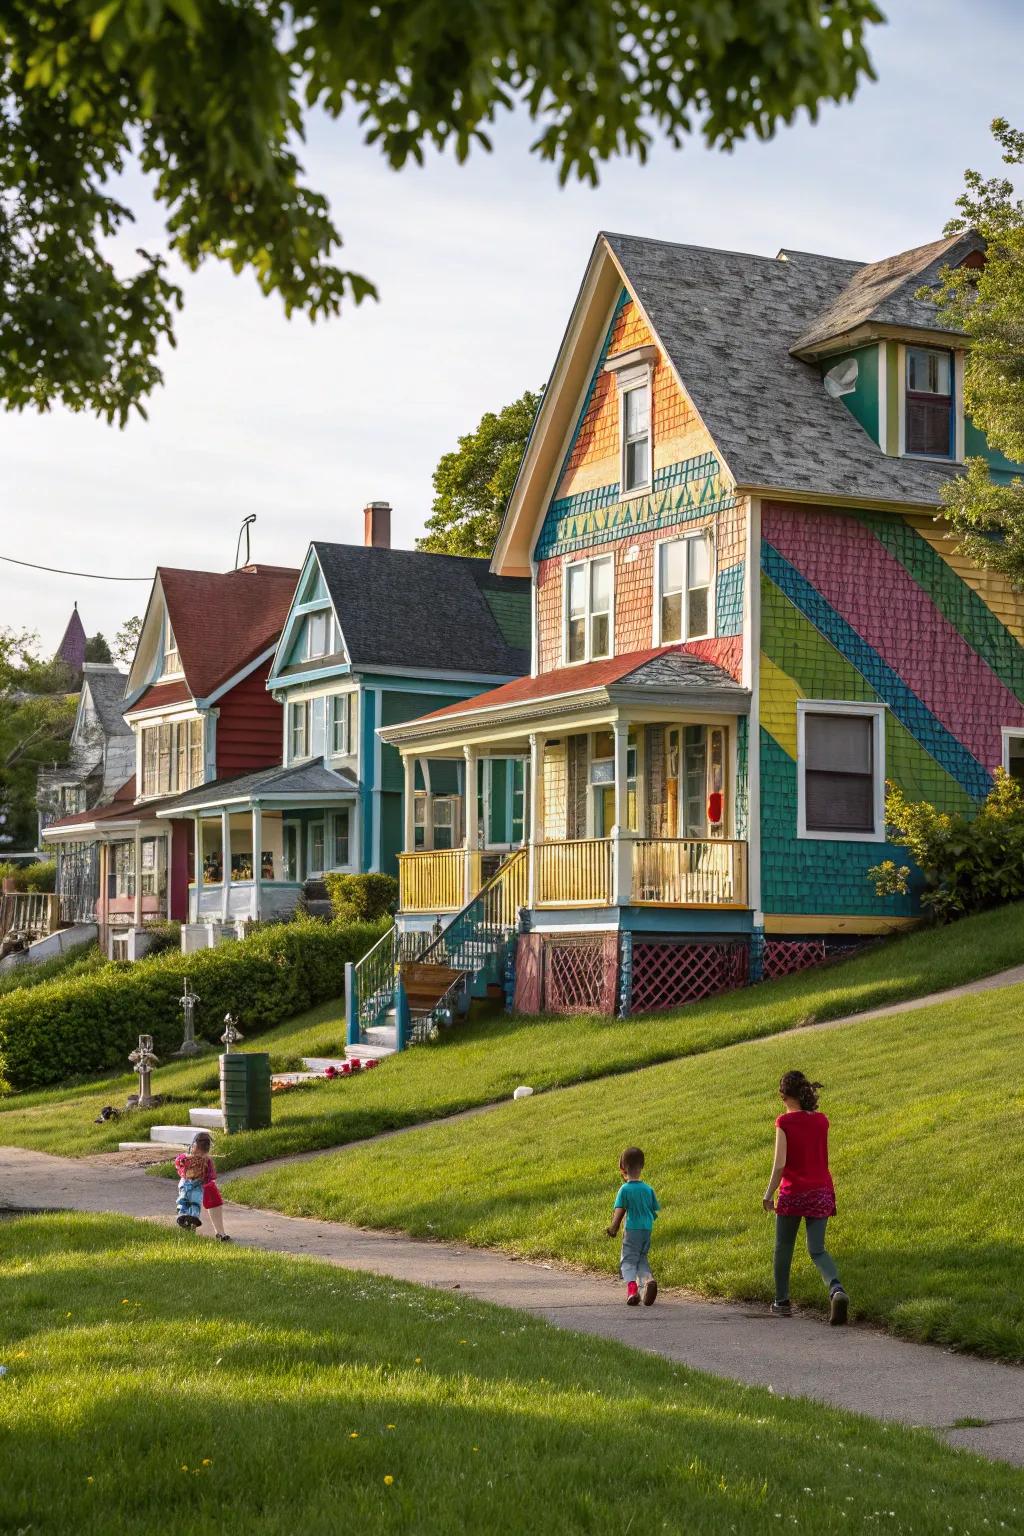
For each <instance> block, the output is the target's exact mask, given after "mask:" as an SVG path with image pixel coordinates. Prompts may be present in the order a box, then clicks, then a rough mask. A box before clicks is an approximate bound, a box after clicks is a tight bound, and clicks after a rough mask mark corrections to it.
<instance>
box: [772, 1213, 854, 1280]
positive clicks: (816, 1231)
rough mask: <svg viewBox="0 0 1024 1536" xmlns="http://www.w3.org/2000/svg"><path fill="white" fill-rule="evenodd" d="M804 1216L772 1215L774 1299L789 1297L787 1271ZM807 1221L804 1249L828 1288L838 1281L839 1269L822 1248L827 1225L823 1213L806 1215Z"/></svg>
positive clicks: (791, 1265)
mask: <svg viewBox="0 0 1024 1536" xmlns="http://www.w3.org/2000/svg"><path fill="white" fill-rule="evenodd" d="M804 1219H805V1218H804V1217H802V1216H778V1215H777V1216H776V1217H775V1300H776V1301H788V1300H789V1271H790V1269H791V1268H792V1267H793V1249H794V1248H795V1247H796V1235H797V1233H798V1232H799V1231H800V1223H801V1221H803V1220H804ZM806 1222H807V1252H808V1253H809V1254H810V1256H811V1258H812V1259H813V1261H814V1264H815V1266H816V1268H817V1270H818V1273H819V1274H820V1276H821V1278H822V1279H823V1280H824V1282H825V1284H826V1285H827V1286H828V1288H829V1290H831V1289H832V1287H833V1286H834V1285H838V1284H839V1271H838V1270H837V1269H836V1266H835V1261H834V1259H833V1258H832V1255H831V1254H830V1253H829V1252H828V1250H827V1249H826V1247H825V1228H826V1227H827V1226H828V1217H827V1216H808V1217H807V1218H806Z"/></svg>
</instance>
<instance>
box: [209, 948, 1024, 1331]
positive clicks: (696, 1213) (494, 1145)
mask: <svg viewBox="0 0 1024 1536" xmlns="http://www.w3.org/2000/svg"><path fill="white" fill-rule="evenodd" d="M837 974H838V973H837ZM765 990H767V989H765ZM740 1001H741V1000H740V999H738V1000H737V1002H738V1003H739V1002H740ZM1022 1007H1024V987H1019V986H1018V987H1013V988H1008V989H1005V990H1000V991H995V992H989V993H981V994H978V995H976V996H974V997H970V998H966V999H961V1000H958V1001H957V1002H955V1003H950V1004H946V1005H943V1006H937V1007H932V1008H926V1009H922V1010H920V1011H918V1012H913V1013H908V1014H904V1015H897V1016H895V1017H893V1018H891V1019H880V1020H872V1021H865V1022H863V1023H858V1024H851V1025H845V1026H843V1027H842V1028H839V1029H836V1030H828V1029H822V1030H819V1031H810V1032H808V1033H805V1034H802V1035H801V1036H799V1037H798V1038H794V1039H791V1040H787V1039H772V1040H762V1041H760V1042H755V1043H749V1044H744V1045H738V1046H735V1047H733V1048H730V1049H726V1050H721V1051H717V1052H714V1053H713V1054H704V1055H701V1056H696V1057H690V1058H688V1059H684V1060H679V1061H675V1062H672V1063H669V1064H666V1065H662V1066H658V1067H654V1068H651V1069H650V1070H649V1071H645V1072H639V1073H635V1074H633V1075H631V1076H628V1077H616V1078H606V1079H605V1080H604V1081H602V1082H597V1083H590V1084H586V1085H582V1086H579V1087H576V1088H571V1089H567V1090H565V1091H564V1092H561V1093H557V1094H550V1095H545V1096H541V1097H535V1098H533V1099H527V1100H523V1101H521V1102H519V1103H515V1104H507V1105H502V1106H500V1107H499V1108H497V1109H495V1110H494V1111H493V1112H491V1113H489V1114H487V1115H484V1116H482V1117H479V1118H475V1119H472V1120H467V1121H464V1122H461V1123H458V1124H456V1125H451V1126H436V1127H426V1128H424V1129H422V1130H418V1131H414V1132H411V1133H410V1134H409V1135H407V1136H403V1137H401V1138H400V1139H398V1140H396V1141H394V1142H391V1143H381V1144H378V1145H376V1146H374V1147H368V1148H365V1149H359V1148H352V1149H350V1150H349V1151H347V1152H345V1153H342V1154H339V1155H337V1156H329V1157H326V1158H323V1159H317V1160H316V1161H315V1162H313V1163H310V1164H307V1165H300V1166H291V1167H285V1168H282V1169H281V1170H279V1171H275V1172H269V1173H266V1174H265V1175H263V1176H261V1177H259V1178H256V1179H252V1180H244V1181H241V1182H238V1183H235V1184H233V1186H232V1197H233V1198H234V1199H239V1200H243V1201H246V1202H248V1203H250V1204H252V1205H259V1206H272V1207H274V1208H276V1209H279V1210H283V1211H286V1212H289V1213H291V1214H295V1215H303V1216H318V1217H322V1218H326V1219H328V1220H335V1221H351V1222H355V1223H357V1224H359V1225H362V1226H372V1227H385V1228H396V1229H401V1230H403V1231H408V1232H412V1233H415V1234H418V1235H427V1236H434V1237H452V1238H459V1239H460V1240H464V1241H467V1242H470V1243H476V1244H481V1245H490V1246H497V1247H500V1248H503V1249H507V1250H509V1251H511V1252H514V1253H518V1254H524V1255H530V1256H533V1257H544V1258H551V1259H558V1260H562V1261H564V1262H566V1263H569V1264H579V1265H585V1266H587V1267H590V1268H595V1269H597V1268H602V1267H603V1268H605V1269H612V1268H613V1267H614V1264H615V1251H614V1245H613V1244H612V1243H610V1242H609V1240H608V1239H607V1238H606V1237H605V1236H604V1235H603V1229H604V1226H605V1224H606V1222H607V1220H608V1216H609V1211H610V1206H611V1200H612V1195H613V1192H614V1190H615V1188H616V1187H617V1184H618V1170H617V1162H618V1155H619V1152H620V1151H621V1149H622V1147H623V1146H625V1145H626V1144H627V1143H630V1142H638V1143H639V1144H640V1145H641V1146H643V1147H644V1148H645V1150H646V1152H647V1158H648V1166H647V1176H648V1177H649V1178H650V1181H651V1182H652V1183H653V1184H654V1186H655V1188H656V1190H657V1192H658V1195H659V1197H660V1199H661V1201H662V1204H663V1206H664V1213H663V1215H662V1217H661V1219H660V1220H659V1221H658V1223H657V1225H656V1228H655V1235H654V1243H653V1246H652V1262H653V1264H654V1268H655V1273H656V1274H657V1275H658V1277H659V1279H660V1280H661V1281H662V1282H663V1283H667V1284H669V1285H674V1286H682V1287H687V1288H691V1289H693V1290H695V1291H700V1292H702V1293H704V1294H707V1295H712V1296H733V1297H744V1298H755V1299H759V1300H761V1301H767V1300H769V1299H770V1297H771V1267H770V1257H771V1255H770V1247H771V1218H769V1217H768V1216H766V1215H765V1214H764V1213H763V1212H762V1211H761V1207H760V1197H761V1194H762V1192H763V1190H764V1186H765V1183H766V1182H767V1176H768V1171H769V1168H770V1165H771V1149H772V1142H773V1136H774V1131H773V1120H774V1117H775V1115H776V1114H777V1113H778V1099H777V1094H776V1090H777V1087H778V1080H779V1076H780V1074H781V1073H782V1072H783V1071H784V1070H787V1069H789V1068H791V1067H799V1068H801V1069H802V1070H804V1071H805V1072H806V1073H807V1074H808V1075H809V1076H811V1077H815V1078H819V1079H820V1080H821V1081H822V1082H824V1083H825V1084H826V1092H825V1093H824V1094H823V1096H822V1108H823V1109H824V1110H825V1111H826V1113H827V1114H828V1115H829V1116H830V1118H831V1121H832V1163H833V1171H834V1174H835V1179H836V1185H837V1190H838V1202H839V1215H838V1217H837V1218H836V1220H835V1221H834V1222H833V1223H832V1224H831V1227H830V1243H829V1245H830V1247H831V1248H832V1250H833V1252H834V1253H835V1255H836V1257H837V1259H838V1261H839V1264H840V1268H841V1272H842V1275H843V1278H844V1280H845V1282H846V1284H847V1286H848V1289H849V1290H850V1293H851V1296H852V1299H853V1307H854V1313H855V1315H857V1316H859V1317H862V1318H871V1319H875V1320H877V1321H879V1322H883V1323H885V1324H886V1325H887V1326H889V1327H890V1328H892V1329H894V1330H895V1331H896V1332H899V1333H902V1334H905V1335H908V1336H911V1337H914V1338H918V1339H933V1340H938V1341H941V1342H943V1343H946V1344H950V1345H953V1346H955V1347H957V1348H963V1349H970V1350H975V1351H978V1352H980V1353H983V1354H989V1355H993V1356H999V1357H1002V1358H1004V1359H1013V1360H1019V1359H1024V1262H1022V1261H1024V1237H1022V1233H1021V1225H1020V1211H1021V1196H1020V1170H1021V1167H1022V1164H1024V1093H1022V1088H1021V1076H1020V1063H1021V1023H1020V1020H1021V1010H1022ZM645 1028H646V1026H645V1025H638V1026H637V1031H638V1032H642V1031H643V1030H644V1029H645ZM523 1078H524V1081H530V1078H531V1073H530V1071H529V1064H528V1063H526V1062H524V1070H523ZM793 1295H794V1299H795V1300H797V1301H799V1302H803V1303H807V1304H811V1305H818V1306H821V1305H823V1302H824V1291H823V1290H822V1287H821V1285H820V1282H819V1280H818V1278H817V1275H816V1273H815V1272H814V1271H813V1270H812V1269H811V1267H810V1264H809V1263H808V1261H807V1259H806V1256H803V1255H801V1254H800V1252H799V1250H798V1260H797V1264H796V1265H795V1267H794V1290H793Z"/></svg>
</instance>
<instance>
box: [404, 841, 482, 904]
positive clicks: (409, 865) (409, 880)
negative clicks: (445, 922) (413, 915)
mask: <svg viewBox="0 0 1024 1536" xmlns="http://www.w3.org/2000/svg"><path fill="white" fill-rule="evenodd" d="M473 857H474V858H475V859H476V860H477V861H479V858H480V855H479V854H474V855H473ZM474 876H476V877H478V876H479V869H476V870H474ZM398 890H399V899H398V902H399V907H400V909H401V911H403V912H458V911H459V910H460V909H461V908H462V907H463V906H464V905H465V902H466V895H465V892H466V850H465V848H434V849H428V850H426V851H425V852H423V853H400V854H399V855H398Z"/></svg>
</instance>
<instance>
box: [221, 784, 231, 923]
mask: <svg viewBox="0 0 1024 1536" xmlns="http://www.w3.org/2000/svg"><path fill="white" fill-rule="evenodd" d="M230 912H231V812H230V811H227V810H224V811H221V813H220V915H221V920H222V921H223V922H225V923H226V922H227V920H228V917H229V915H230Z"/></svg>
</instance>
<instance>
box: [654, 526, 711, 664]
mask: <svg viewBox="0 0 1024 1536" xmlns="http://www.w3.org/2000/svg"><path fill="white" fill-rule="evenodd" d="M712 564H713V562H712V556H711V540H710V538H709V536H708V535H707V534H706V533H698V534H693V535H691V536H690V537H689V538H685V539H667V540H666V541H665V542H664V543H663V544H659V545H658V571H657V591H656V604H657V607H656V614H655V643H656V644H658V645H666V644H668V642H669V641H672V640H700V639H704V638H705V637H706V636H708V635H710V633H711V623H712V613H711V607H712V604H711V582H712Z"/></svg>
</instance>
